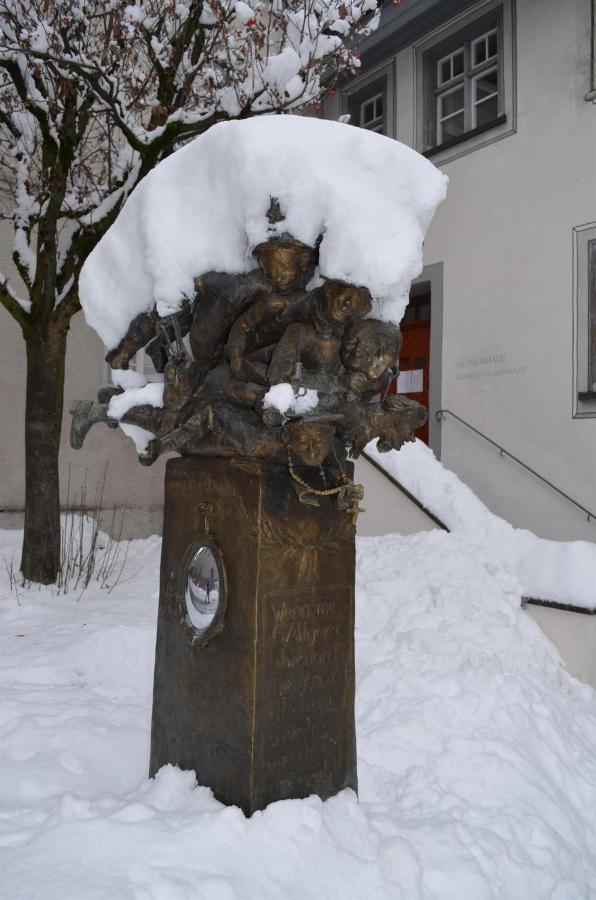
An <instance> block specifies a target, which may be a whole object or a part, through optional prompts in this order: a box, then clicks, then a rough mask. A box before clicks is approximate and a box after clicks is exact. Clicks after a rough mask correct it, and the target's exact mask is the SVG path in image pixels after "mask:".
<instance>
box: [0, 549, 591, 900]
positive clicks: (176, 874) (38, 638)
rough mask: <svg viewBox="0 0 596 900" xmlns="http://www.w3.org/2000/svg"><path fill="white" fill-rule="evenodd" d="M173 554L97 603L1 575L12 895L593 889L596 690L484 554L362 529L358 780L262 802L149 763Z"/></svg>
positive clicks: (2, 825)
mask: <svg viewBox="0 0 596 900" xmlns="http://www.w3.org/2000/svg"><path fill="white" fill-rule="evenodd" d="M19 539H20V535H19V534H18V533H15V532H1V533H0V554H4V555H5V556H6V557H10V555H11V554H13V553H14V554H15V557H16V558H17V559H18V547H19ZM158 567H159V541H158V539H156V538H154V539H149V540H147V541H138V542H135V543H134V544H133V545H132V547H131V550H130V552H129V557H128V560H127V563H126V569H125V572H124V575H123V578H127V579H129V580H127V581H126V582H125V583H123V584H121V585H119V586H117V587H116V588H115V589H114V590H113V591H112V592H111V593H109V592H106V591H99V590H98V589H97V588H89V589H88V590H87V591H86V592H85V593H84V594H83V595H82V596H81V598H80V599H79V600H77V596H76V595H72V594H71V595H66V596H60V597H55V596H52V594H51V592H50V591H49V590H41V591H40V590H37V589H35V590H29V591H20V592H19V598H18V602H17V599H16V597H15V596H14V594H11V592H10V590H9V589H8V585H7V577H6V575H5V573H4V572H3V573H2V578H3V581H2V590H1V591H0V597H1V600H0V622H1V624H0V677H1V681H2V689H1V693H0V698H1V699H0V896H1V897H2V898H3V900H33V898H42V897H43V898H44V900H54V898H55V900H58V898H59V900H87V898H93V900H130V898H135V900H136V898H139V900H141V898H142V900H183V898H184V900H186V898H205V900H233V898H250V900H262V898H271V900H282V898H286V897H287V898H296V900H304V898H325V900H327V898H349V900H352V898H354V900H363V898H366V900H368V898H372V900H376V898H391V900H400V898H403V900H418V898H420V900H421V898H425V900H431V898H432V900H434V898H454V900H456V898H457V900H484V898H507V900H514V898H520V900H531V898H550V900H580V898H582V900H585V898H588V897H591V896H596V816H595V814H594V810H595V809H596V694H595V693H594V691H593V690H592V688H590V687H588V686H586V685H583V684H580V683H579V682H577V681H575V680H574V679H573V678H571V677H570V676H569V675H567V674H566V672H565V671H564V670H563V669H562V667H561V663H560V660H559V658H558V656H557V653H556V651H555V650H554V649H553V647H552V646H551V645H550V644H549V643H548V641H547V640H546V639H545V638H544V637H543V636H542V634H541V632H540V631H539V630H538V628H537V626H536V625H535V624H534V623H533V622H532V620H531V619H530V618H529V617H528V616H527V615H526V614H525V613H524V612H523V611H522V610H521V609H520V590H519V586H518V583H517V582H516V581H515V580H514V579H513V577H512V576H511V575H510V574H508V573H506V572H505V570H504V569H502V568H500V566H499V564H498V563H497V562H496V561H495V559H494V558H490V557H489V556H488V555H487V552H485V551H483V550H482V549H480V548H479V547H478V546H476V545H474V544H472V543H470V542H469V540H468V539H467V538H466V537H463V536H460V535H457V534H446V533H443V532H438V531H435V532H428V533H423V534H417V535H411V536H409V537H400V536H398V535H389V536H386V537H382V538H365V539H362V540H360V541H359V562H358V576H357V577H358V585H357V630H356V637H357V643H356V646H357V677H358V687H357V728H358V753H359V776H360V798H359V800H357V799H356V797H355V796H354V795H353V794H352V793H351V792H347V791H346V792H344V793H343V794H341V795H339V796H338V797H336V798H333V799H331V800H329V801H327V802H326V803H322V802H321V801H320V800H319V799H318V798H316V797H311V798H309V799H307V800H302V801H285V802H282V803H277V804H274V805H272V806H270V807H269V808H268V809H267V810H266V811H264V812H262V813H257V814H256V815H254V816H253V818H252V819H250V820H247V819H245V818H244V816H243V815H242V813H241V812H240V811H239V810H238V809H236V808H225V807H223V806H221V805H220V804H219V803H218V802H216V801H215V800H214V799H213V797H212V795H211V794H210V792H209V790H207V789H206V788H204V787H197V785H196V782H195V778H194V775H193V773H191V772H181V771H179V770H176V769H173V768H165V769H162V770H161V772H160V773H159V774H158V776H157V778H156V779H155V781H149V780H148V779H147V777H146V772H147V767H148V750H149V725H150V715H151V689H152V667H153V650H154V640H155V617H156V608H157V584H158ZM132 576H134V577H132Z"/></svg>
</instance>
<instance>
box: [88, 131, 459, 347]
mask: <svg viewBox="0 0 596 900" xmlns="http://www.w3.org/2000/svg"><path fill="white" fill-rule="evenodd" d="M446 184H447V179H446V177H445V176H444V175H442V174H441V173H440V172H439V171H438V170H437V169H436V168H435V167H434V166H433V165H432V163H430V162H429V161H428V160H426V159H424V158H423V157H422V156H420V155H419V154H418V153H416V152H415V151H414V150H411V149H410V148H408V147H405V146H404V145H403V144H399V143H398V142H397V141H394V140H391V139H389V138H386V137H384V136H383V135H379V134H375V133H374V132H370V131H366V130H365V129H360V128H354V127H352V126H350V125H344V124H341V123H339V122H329V121H324V120H320V119H312V118H306V117H304V116H261V117H258V118H255V119H250V120H245V121H236V122H224V123H220V124H219V125H215V126H214V127H212V128H210V129H209V130H208V131H207V132H206V133H205V134H203V135H201V136H200V137H198V138H196V139H195V140H194V141H192V142H191V143H189V144H187V145H186V146H185V147H183V148H181V149H180V150H178V151H177V152H176V153H174V154H173V155H172V156H170V157H168V158H167V159H165V160H164V161H163V162H161V163H160V164H159V165H158V166H157V167H156V168H155V169H154V170H153V171H152V172H151V173H150V174H149V175H147V176H146V177H145V178H144V179H143V180H142V181H141V183H140V184H139V186H138V187H137V188H136V189H135V190H134V191H133V193H132V195H131V196H130V198H129V199H128V201H127V203H126V205H125V206H124V208H123V210H122V212H121V213H120V215H119V217H118V219H117V220H116V222H115V223H114V225H112V227H111V228H110V229H109V231H108V232H107V234H106V235H105V236H104V237H103V239H102V240H101V241H100V243H99V244H98V246H97V247H96V248H95V250H94V251H93V253H92V254H91V255H90V257H89V258H88V260H87V262H86V263H85V265H84V267H83V270H82V272H81V278H80V287H79V294H80V298H81V304H82V306H83V309H84V311H85V316H86V319H87V321H88V323H89V324H90V325H91V326H92V327H93V328H95V329H96V331H97V332H98V334H99V336H100V337H101V339H102V340H103V342H104V343H105V344H106V345H107V346H108V347H113V346H115V345H116V344H117V343H118V341H119V340H120V339H121V338H122V337H123V335H124V334H125V332H126V329H127V327H128V325H129V323H130V321H131V320H132V319H133V318H134V317H135V316H136V315H138V314H139V313H141V312H143V311H145V310H147V309H149V308H151V307H152V306H153V305H154V304H157V310H158V312H159V313H160V315H165V314H166V313H169V312H172V311H173V310H175V309H176V308H177V307H178V304H179V302H180V300H181V298H182V297H183V296H187V297H192V295H193V292H194V287H193V279H194V278H195V277H196V276H198V275H201V274H203V273H204V272H207V271H209V270H218V271H221V272H229V273H237V272H245V271H248V270H249V269H251V268H254V267H255V260H254V259H253V258H252V257H251V251H252V249H253V247H255V246H256V245H257V244H259V243H260V242H261V241H264V240H266V239H267V238H268V237H270V236H272V235H273V234H275V233H276V232H284V231H286V232H290V233H291V234H292V235H294V237H296V238H298V239H299V240H301V241H304V242H305V243H307V244H309V245H314V243H315V241H316V239H317V237H318V236H319V235H320V234H322V235H323V240H322V243H321V251H320V252H321V256H320V259H321V272H322V274H323V275H325V276H327V277H332V278H339V279H343V280H345V281H349V282H353V283H356V284H360V285H365V286H367V287H368V288H369V289H370V291H371V293H372V294H373V296H374V297H375V298H376V299H378V300H379V303H378V304H377V308H376V310H375V311H373V315H375V316H376V317H379V316H380V317H382V318H383V317H384V318H392V319H394V320H396V321H399V320H400V319H401V316H402V315H403V311H404V309H405V303H406V300H407V297H406V294H407V291H408V289H409V286H410V282H411V280H412V278H414V277H415V276H416V275H418V273H419V272H420V270H421V268H422V242H423V239H424V235H425V232H426V229H427V227H428V225H429V223H430V220H431V218H432V216H433V213H434V211H435V209H436V207H437V206H438V204H439V203H440V202H441V200H442V199H443V198H444V196H445V193H446ZM271 197H277V198H278V199H279V201H280V204H281V209H282V212H283V213H284V214H285V217H286V218H285V219H284V221H283V222H281V223H280V224H278V225H276V226H269V223H268V221H267V219H266V212H267V210H268V208H269V205H270V201H271Z"/></svg>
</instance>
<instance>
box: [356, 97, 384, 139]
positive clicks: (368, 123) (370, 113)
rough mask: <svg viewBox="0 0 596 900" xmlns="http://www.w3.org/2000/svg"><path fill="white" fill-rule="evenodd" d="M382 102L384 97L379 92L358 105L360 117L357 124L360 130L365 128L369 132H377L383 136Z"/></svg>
mask: <svg viewBox="0 0 596 900" xmlns="http://www.w3.org/2000/svg"><path fill="white" fill-rule="evenodd" d="M383 101H384V95H383V92H381V93H380V94H375V95H374V97H371V98H370V99H369V100H364V101H363V102H362V103H361V104H360V116H359V122H358V123H357V124H358V125H359V126H360V128H367V129H368V130H369V131H378V132H379V133H380V134H384V126H385V119H384V117H383V105H384V103H383Z"/></svg>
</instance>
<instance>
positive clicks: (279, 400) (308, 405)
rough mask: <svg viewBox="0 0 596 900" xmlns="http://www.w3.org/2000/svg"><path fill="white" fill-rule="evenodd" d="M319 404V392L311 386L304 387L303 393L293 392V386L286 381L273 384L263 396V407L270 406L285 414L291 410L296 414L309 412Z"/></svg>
mask: <svg viewBox="0 0 596 900" xmlns="http://www.w3.org/2000/svg"><path fill="white" fill-rule="evenodd" d="M318 405H319V393H318V391H315V390H313V389H312V388H306V389H305V390H304V393H298V394H295V393H294V388H293V387H292V385H291V384H288V383H287V382H282V383H281V384H274V385H273V387H271V388H269V390H268V391H267V393H266V394H265V396H264V397H263V406H264V407H265V409H267V408H268V407H272V408H273V409H276V410H277V411H278V412H280V413H281V414H282V415H285V414H286V413H287V412H293V413H296V414H297V415H304V413H308V412H311V411H312V410H313V409H316V408H317V406H318Z"/></svg>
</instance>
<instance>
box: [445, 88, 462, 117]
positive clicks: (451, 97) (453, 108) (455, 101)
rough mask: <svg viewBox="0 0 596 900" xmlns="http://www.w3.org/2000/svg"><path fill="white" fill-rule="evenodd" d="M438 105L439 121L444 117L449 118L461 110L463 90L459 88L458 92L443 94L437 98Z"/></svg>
mask: <svg viewBox="0 0 596 900" xmlns="http://www.w3.org/2000/svg"><path fill="white" fill-rule="evenodd" d="M439 103H440V107H439V110H440V112H439V116H440V118H441V119H444V118H445V116H450V115H452V114H453V113H456V112H459V111H460V110H463V108H464V89H463V88H459V90H457V91H452V92H451V93H450V94H443V96H442V97H439Z"/></svg>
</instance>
